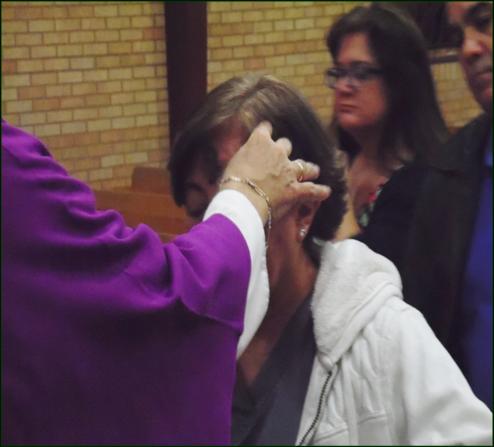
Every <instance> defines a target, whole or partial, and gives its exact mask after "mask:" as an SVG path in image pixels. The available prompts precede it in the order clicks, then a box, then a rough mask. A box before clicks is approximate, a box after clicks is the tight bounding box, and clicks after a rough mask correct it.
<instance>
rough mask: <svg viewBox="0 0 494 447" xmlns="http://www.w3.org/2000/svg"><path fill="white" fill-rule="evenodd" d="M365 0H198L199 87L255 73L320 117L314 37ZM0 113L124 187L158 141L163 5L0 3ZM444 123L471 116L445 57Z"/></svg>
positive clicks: (92, 176) (328, 98)
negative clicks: (202, 47)
mask: <svg viewBox="0 0 494 447" xmlns="http://www.w3.org/2000/svg"><path fill="white" fill-rule="evenodd" d="M359 4H366V2H319V1H318V2H299V1H297V2H209V3H208V88H209V89H211V88H212V87H213V86H215V85H217V84H218V83H220V82H221V81H223V80H225V79H228V78H230V77H231V76H234V75H237V74H242V73H245V72H248V71H262V72H266V73H272V74H274V75H275V76H277V77H279V78H281V79H283V80H285V81H287V82H289V83H291V84H293V85H294V86H295V87H297V88H298V89H300V90H301V91H302V93H303V94H304V95H305V96H306V97H307V98H308V100H309V102H310V103H311V104H312V105H313V107H314V108H315V110H316V111H317V113H318V114H319V115H320V117H321V119H322V120H323V121H324V122H328V121H329V120H330V118H331V109H332V93H331V91H330V90H329V89H327V88H326V87H325V85H324V77H323V73H324V70H325V69H326V68H327V67H328V66H329V65H330V63H331V61H330V57H329V55H328V53H327V50H326V48H325V43H324V38H325V34H326V32H327V30H328V28H329V27H330V26H331V24H332V23H333V22H334V20H335V19H336V18H337V17H339V16H340V15H341V14H343V13H345V12H348V11H349V10H351V9H352V8H353V7H355V6H356V5H359ZM1 7H2V116H3V117H4V118H5V119H7V120H8V121H10V122H11V123H12V124H14V125H18V126H21V127H23V128H25V129H26V130H28V131H31V132H34V133H36V134H37V135H38V136H40V137H41V138H42V139H43V141H45V143H46V144H47V145H48V147H49V148H50V149H51V151H52V152H53V154H54V155H55V157H56V158H57V159H58V160H60V161H61V162H62V164H63V165H64V166H65V167H66V168H67V169H68V170H69V171H70V172H71V173H72V174H74V175H75V176H76V177H78V178H80V179H82V180H85V181H88V182H89V183H91V184H92V185H93V186H94V187H96V188H115V187H121V186H128V185H129V183H130V176H131V172H132V170H133V168H134V166H136V165H138V164H146V165H154V166H159V165H163V162H164V160H165V158H166V157H167V153H168V148H169V137H168V135H169V131H168V104H167V90H166V87H167V81H166V55H165V39H164V7H165V6H164V4H163V3H153V2H8V1H3V2H2V6H1ZM433 72H434V76H435V79H436V84H437V90H438V96H439V101H440V104H441V108H442V110H443V113H444V116H445V118H446V120H447V123H448V125H449V126H452V127H458V126H461V125H463V124H464V123H465V122H467V121H468V120H470V119H471V118H472V117H474V116H476V115H477V114H478V113H479V108H478V106H477V104H476V103H475V101H474V100H473V98H472V97H471V94H470V92H469V91H468V89H467V88H466V86H465V83H464V81H463V77H462V74H461V69H460V67H459V66H458V64H457V63H448V64H439V65H434V67H433Z"/></svg>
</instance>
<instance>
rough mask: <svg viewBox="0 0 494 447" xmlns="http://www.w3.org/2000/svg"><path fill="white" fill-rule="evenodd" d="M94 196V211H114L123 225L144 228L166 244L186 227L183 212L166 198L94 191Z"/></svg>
mask: <svg viewBox="0 0 494 447" xmlns="http://www.w3.org/2000/svg"><path fill="white" fill-rule="evenodd" d="M94 194H95V197H96V208H97V209H100V210H105V209H114V210H117V211H119V212H120V213H121V214H122V215H123V217H124V219H125V222H126V223H127V225H129V226H131V227H135V226H137V225H138V224H140V223H144V224H147V225H149V226H150V227H151V228H153V230H155V231H156V232H157V233H159V234H160V236H161V234H163V235H165V236H164V237H165V238H168V240H169V239H170V238H171V237H173V235H176V234H181V233H184V232H185V231H187V230H188V229H189V227H190V224H189V222H188V219H187V215H186V213H185V211H184V210H183V209H182V208H179V207H178V206H177V205H175V202H174V201H173V199H172V197H171V196H170V195H168V194H156V193H144V192H135V191H94ZM162 240H163V237H162Z"/></svg>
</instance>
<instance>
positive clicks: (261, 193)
mask: <svg viewBox="0 0 494 447" xmlns="http://www.w3.org/2000/svg"><path fill="white" fill-rule="evenodd" d="M228 182H237V183H244V184H245V185H248V186H250V187H251V188H252V189H253V190H254V191H255V192H256V194H257V195H259V196H261V197H262V198H263V199H264V200H265V201H266V205H267V206H268V221H267V222H266V225H267V230H266V248H268V241H269V233H270V232H271V223H272V208H271V200H269V197H268V195H267V194H266V193H265V192H264V191H263V190H262V189H261V188H259V186H257V184H256V183H254V182H253V181H252V180H251V179H249V178H240V177H236V176H234V175H232V176H230V177H226V178H224V179H222V180H221V181H220V183H219V184H220V185H223V184H224V183H228Z"/></svg>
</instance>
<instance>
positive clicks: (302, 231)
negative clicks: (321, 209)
mask: <svg viewBox="0 0 494 447" xmlns="http://www.w3.org/2000/svg"><path fill="white" fill-rule="evenodd" d="M298 234H299V236H300V237H301V238H302V239H304V238H305V236H307V228H301V229H300V231H299V232H298Z"/></svg>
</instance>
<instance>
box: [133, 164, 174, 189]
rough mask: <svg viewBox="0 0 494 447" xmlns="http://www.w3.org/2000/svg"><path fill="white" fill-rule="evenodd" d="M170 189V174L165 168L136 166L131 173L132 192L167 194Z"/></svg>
mask: <svg viewBox="0 0 494 447" xmlns="http://www.w3.org/2000/svg"><path fill="white" fill-rule="evenodd" d="M170 188H171V187H170V174H169V172H168V170H167V169H166V168H153V167H150V166H136V167H135V168H134V171H133V172H132V189H133V190H134V191H141V192H155V193H169V192H170Z"/></svg>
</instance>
